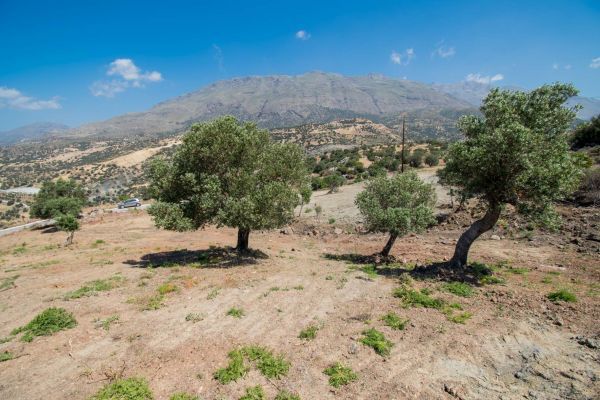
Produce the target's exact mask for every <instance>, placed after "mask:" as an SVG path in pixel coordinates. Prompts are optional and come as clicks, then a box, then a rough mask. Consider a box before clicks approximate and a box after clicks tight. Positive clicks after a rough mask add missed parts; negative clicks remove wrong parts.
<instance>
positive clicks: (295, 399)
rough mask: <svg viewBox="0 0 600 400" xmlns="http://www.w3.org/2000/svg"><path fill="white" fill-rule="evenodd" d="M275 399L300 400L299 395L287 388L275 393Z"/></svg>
mask: <svg viewBox="0 0 600 400" xmlns="http://www.w3.org/2000/svg"><path fill="white" fill-rule="evenodd" d="M275 400H301V399H300V396H298V395H297V394H293V393H290V392H288V391H287V390H282V391H281V392H279V393H277V396H275Z"/></svg>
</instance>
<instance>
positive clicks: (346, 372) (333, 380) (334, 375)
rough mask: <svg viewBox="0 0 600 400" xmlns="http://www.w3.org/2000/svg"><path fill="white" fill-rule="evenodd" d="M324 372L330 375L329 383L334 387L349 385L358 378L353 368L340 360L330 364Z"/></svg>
mask: <svg viewBox="0 0 600 400" xmlns="http://www.w3.org/2000/svg"><path fill="white" fill-rule="evenodd" d="M323 373H324V374H325V375H327V376H329V384H330V385H331V386H333V387H334V388H339V387H340V386H343V385H347V384H349V383H350V382H353V381H355V380H357V379H358V376H357V375H356V373H354V371H352V369H351V368H349V367H346V366H344V365H342V364H340V363H339V362H337V363H335V364H333V365H331V366H329V367H328V368H327V369H325V370H324V371H323Z"/></svg>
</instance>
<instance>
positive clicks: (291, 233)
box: [279, 226, 294, 235]
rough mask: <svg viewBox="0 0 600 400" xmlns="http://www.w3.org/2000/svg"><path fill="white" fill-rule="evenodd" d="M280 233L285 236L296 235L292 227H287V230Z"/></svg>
mask: <svg viewBox="0 0 600 400" xmlns="http://www.w3.org/2000/svg"><path fill="white" fill-rule="evenodd" d="M279 233H282V234H284V235H293V234H294V230H293V229H292V227H291V226H286V227H285V228H283V229H281V230H280V231H279Z"/></svg>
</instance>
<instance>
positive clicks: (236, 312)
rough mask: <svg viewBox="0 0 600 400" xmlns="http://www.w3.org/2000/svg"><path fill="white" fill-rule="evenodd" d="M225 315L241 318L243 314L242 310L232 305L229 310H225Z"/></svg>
mask: <svg viewBox="0 0 600 400" xmlns="http://www.w3.org/2000/svg"><path fill="white" fill-rule="evenodd" d="M227 315H229V316H230V317H234V318H242V317H243V316H244V315H245V314H244V310H242V309H241V308H235V307H232V308H230V309H229V311H227Z"/></svg>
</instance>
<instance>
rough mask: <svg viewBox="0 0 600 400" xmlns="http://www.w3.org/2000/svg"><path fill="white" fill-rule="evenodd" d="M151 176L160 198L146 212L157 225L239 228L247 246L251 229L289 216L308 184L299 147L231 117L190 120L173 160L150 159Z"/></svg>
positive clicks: (241, 243) (239, 242) (239, 244)
mask: <svg viewBox="0 0 600 400" xmlns="http://www.w3.org/2000/svg"><path fill="white" fill-rule="evenodd" d="M150 177H151V185H150V190H151V192H152V194H153V195H154V197H155V198H156V199H157V200H158V202H157V203H156V204H154V205H153V206H152V207H151V208H150V210H149V212H150V214H151V215H152V216H153V217H154V221H155V223H156V225H157V226H158V227H161V228H164V229H169V230H177V231H185V230H194V229H199V228H202V227H205V226H206V225H207V224H213V223H214V224H216V225H217V226H229V227H233V228H237V229H238V238H237V250H238V251H245V250H247V249H248V239H249V235H250V231H251V230H256V229H273V228H279V227H282V226H284V225H285V224H287V223H288V222H290V221H291V220H292V218H293V211H294V208H295V207H296V205H297V204H298V199H299V197H306V194H304V196H302V194H303V193H306V190H307V189H310V180H309V174H308V168H307V162H306V158H305V155H304V153H303V151H302V150H301V149H300V147H298V146H297V145H294V144H290V143H286V144H280V143H274V142H272V141H271V139H270V136H269V132H267V131H266V130H261V129H258V128H257V127H256V125H255V124H254V123H240V122H238V121H237V120H236V119H235V118H234V117H231V116H226V117H221V118H218V119H215V120H213V121H211V122H208V123H202V124H196V125H193V126H192V127H191V128H190V130H189V132H187V133H186V134H185V135H184V137H183V142H182V144H181V146H179V148H178V149H177V151H176V153H175V155H174V156H173V158H172V159H171V160H165V159H159V160H156V161H155V162H154V163H153V164H152V166H151V168H150Z"/></svg>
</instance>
